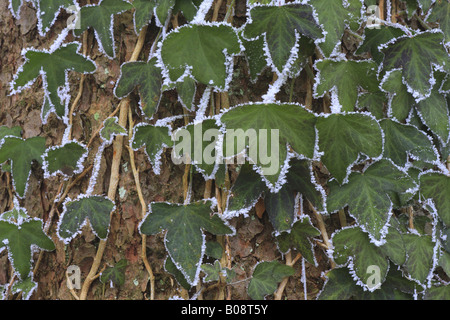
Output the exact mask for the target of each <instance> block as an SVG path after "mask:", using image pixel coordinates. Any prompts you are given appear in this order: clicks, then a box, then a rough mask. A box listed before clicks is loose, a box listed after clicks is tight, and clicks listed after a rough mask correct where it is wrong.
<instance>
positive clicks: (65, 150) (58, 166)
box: [43, 141, 88, 177]
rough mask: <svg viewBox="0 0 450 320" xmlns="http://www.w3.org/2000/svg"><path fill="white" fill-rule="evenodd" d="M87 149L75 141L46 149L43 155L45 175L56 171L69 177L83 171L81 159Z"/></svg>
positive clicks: (48, 175)
mask: <svg viewBox="0 0 450 320" xmlns="http://www.w3.org/2000/svg"><path fill="white" fill-rule="evenodd" d="M87 152H88V151H87V149H86V147H85V146H84V145H82V144H81V143H79V142H77V141H70V142H67V143H66V144H64V145H61V146H55V147H51V148H49V149H47V150H46V151H45V154H44V155H43V159H44V163H43V164H44V169H45V175H46V177H50V176H55V175H57V174H58V173H59V174H62V175H63V176H65V177H71V176H73V175H75V174H78V173H80V172H81V171H83V161H84V159H85V158H86V156H87Z"/></svg>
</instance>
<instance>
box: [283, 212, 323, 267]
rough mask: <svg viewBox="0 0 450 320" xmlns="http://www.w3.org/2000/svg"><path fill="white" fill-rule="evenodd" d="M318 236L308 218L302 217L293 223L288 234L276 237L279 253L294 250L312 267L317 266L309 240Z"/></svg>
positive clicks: (284, 233)
mask: <svg viewBox="0 0 450 320" xmlns="http://www.w3.org/2000/svg"><path fill="white" fill-rule="evenodd" d="M318 236H320V231H319V230H318V229H316V228H315V227H313V225H312V223H311V221H310V219H309V217H308V216H303V217H301V218H300V220H298V221H297V222H295V223H294V225H293V226H292V229H291V230H290V232H283V233H281V234H280V235H279V236H278V237H277V242H278V246H279V249H280V251H281V252H283V253H287V252H288V251H289V249H290V248H291V247H293V248H295V249H296V250H297V251H298V252H299V253H300V254H301V255H302V256H303V258H305V259H306V261H308V262H309V263H311V264H312V265H315V266H316V265H317V261H316V259H315V256H314V246H313V243H312V242H311V240H310V238H314V237H318Z"/></svg>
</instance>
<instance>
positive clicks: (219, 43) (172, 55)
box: [160, 23, 241, 91]
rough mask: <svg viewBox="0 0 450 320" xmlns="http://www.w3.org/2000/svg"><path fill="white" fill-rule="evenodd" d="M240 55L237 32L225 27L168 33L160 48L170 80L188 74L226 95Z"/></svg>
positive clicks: (187, 28) (207, 26)
mask: <svg viewBox="0 0 450 320" xmlns="http://www.w3.org/2000/svg"><path fill="white" fill-rule="evenodd" d="M240 51H241V47H240V41H239V38H238V36H237V34H236V31H235V30H234V29H233V28H232V27H230V26H229V25H227V24H225V23H221V24H211V25H210V24H204V25H192V24H189V25H186V26H182V27H179V28H177V29H176V30H175V31H172V32H171V33H169V34H168V35H167V36H166V38H165V39H164V41H163V42H162V47H161V57H160V58H161V60H162V63H163V64H164V65H165V67H166V68H167V76H168V78H169V80H170V81H172V82H175V81H177V80H178V79H180V78H184V77H185V76H186V71H188V72H189V73H190V74H191V75H192V77H193V78H194V79H195V80H197V81H198V82H200V83H203V84H205V85H210V86H214V87H215V88H216V89H218V90H219V91H224V90H225V91H226V89H227V87H228V83H229V81H230V80H231V77H230V74H231V72H232V67H233V66H232V63H231V62H232V59H231V57H232V56H233V55H236V54H238V53H239V52H240Z"/></svg>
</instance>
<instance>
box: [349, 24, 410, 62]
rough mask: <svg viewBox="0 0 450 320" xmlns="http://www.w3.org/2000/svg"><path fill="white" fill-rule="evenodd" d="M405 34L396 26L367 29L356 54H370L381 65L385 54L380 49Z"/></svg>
mask: <svg viewBox="0 0 450 320" xmlns="http://www.w3.org/2000/svg"><path fill="white" fill-rule="evenodd" d="M404 34H405V32H404V31H403V30H402V29H400V28H397V27H395V26H385V25H380V27H379V28H365V29H364V41H363V42H362V44H361V45H360V46H359V48H358V50H356V52H355V54H363V53H365V52H369V53H370V55H371V56H372V58H373V60H375V61H376V63H377V64H380V63H381V62H382V61H383V53H381V51H380V50H379V48H378V47H379V46H380V45H382V44H385V43H387V42H389V41H391V40H392V39H394V38H398V37H400V36H403V35H404Z"/></svg>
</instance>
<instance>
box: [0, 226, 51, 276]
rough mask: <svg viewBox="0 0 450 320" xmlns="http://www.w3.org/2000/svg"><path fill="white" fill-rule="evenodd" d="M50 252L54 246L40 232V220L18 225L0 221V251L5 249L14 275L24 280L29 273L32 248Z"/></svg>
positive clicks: (41, 231)
mask: <svg viewBox="0 0 450 320" xmlns="http://www.w3.org/2000/svg"><path fill="white" fill-rule="evenodd" d="M35 246H37V247H39V248H40V249H42V250H47V251H52V250H54V249H55V245H54V243H53V242H52V240H51V239H50V238H49V237H48V236H47V235H46V234H45V233H44V231H43V230H42V220H40V219H30V220H28V221H24V222H22V223H21V224H20V225H18V224H15V223H11V222H8V221H0V250H1V249H3V248H4V247H6V248H7V249H8V256H9V260H10V262H11V264H12V265H13V267H14V270H15V273H16V274H17V275H18V276H19V278H20V279H21V280H25V279H26V278H27V277H28V276H29V275H30V273H31V260H32V247H35Z"/></svg>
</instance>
